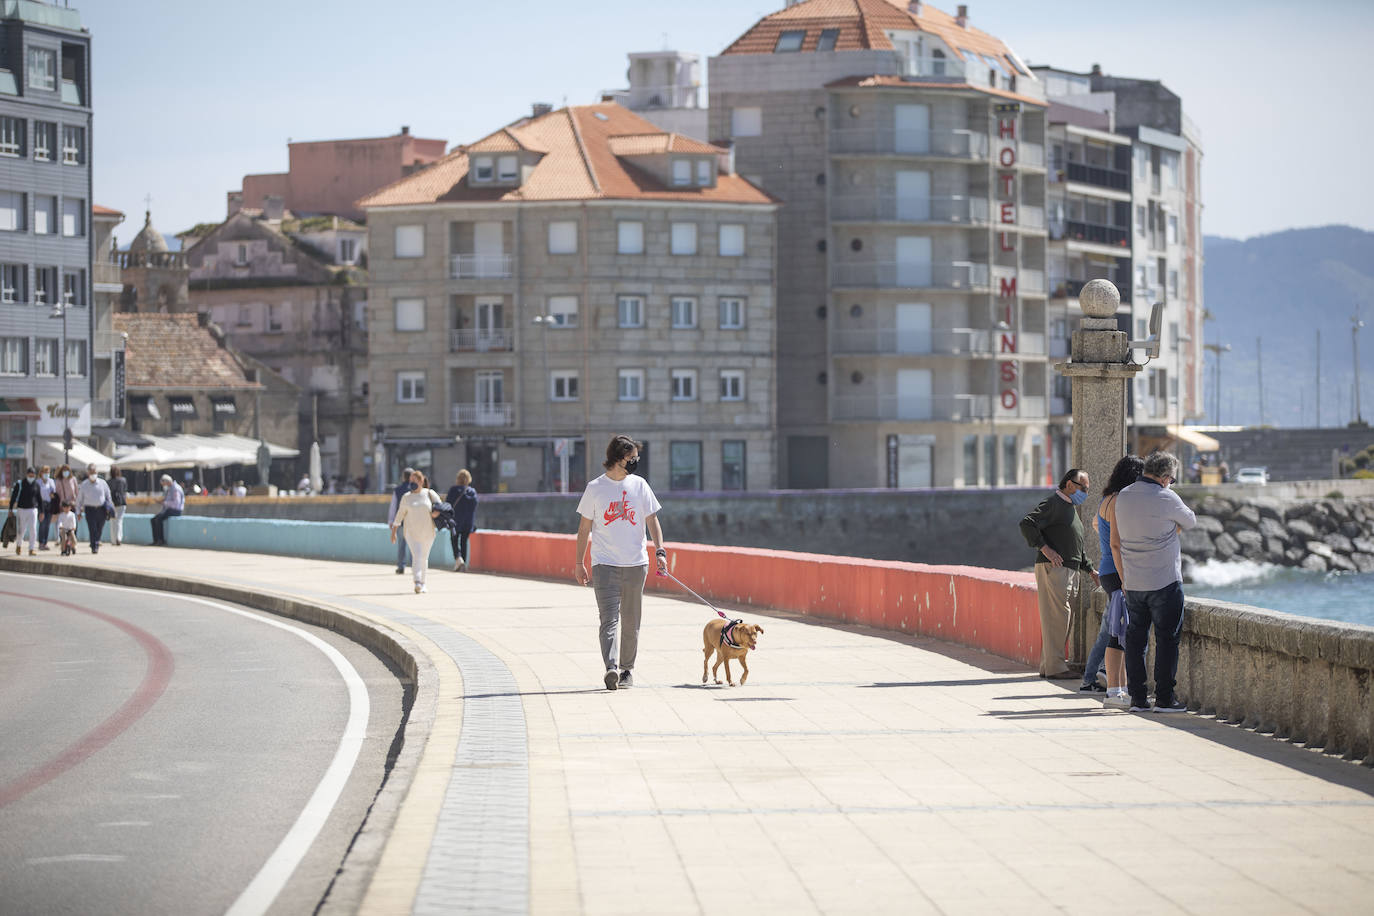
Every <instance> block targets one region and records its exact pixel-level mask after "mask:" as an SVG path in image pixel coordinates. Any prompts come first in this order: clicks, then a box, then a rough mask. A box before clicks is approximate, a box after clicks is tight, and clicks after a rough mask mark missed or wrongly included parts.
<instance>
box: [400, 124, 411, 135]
mask: <svg viewBox="0 0 1374 916" xmlns="http://www.w3.org/2000/svg"><path fill="white" fill-rule="evenodd" d="M409 133H410V125H409V124H402V125H401V136H402V137H404V136H406V135H407V134H409Z"/></svg>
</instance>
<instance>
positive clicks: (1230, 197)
mask: <svg viewBox="0 0 1374 916" xmlns="http://www.w3.org/2000/svg"><path fill="white" fill-rule="evenodd" d="M59 2H67V3H68V5H70V6H73V7H75V8H77V9H78V10H80V12H81V17H82V23H83V25H84V26H85V27H86V28H87V29H89V30H90V32H91V35H92V48H93V50H92V76H93V92H92V97H93V100H94V105H95V108H94V111H95V114H94V128H93V157H92V161H93V163H94V169H95V177H94V180H95V192H94V198H95V203H98V204H101V205H104V206H107V207H114V208H115V209H118V210H122V211H123V212H124V213H125V214H127V216H126V220H125V223H124V224H123V225H121V226H120V227H119V230H118V231H117V233H116V234H117V236H118V238H119V240H120V245H121V247H122V246H124V245H126V244H127V243H128V241H130V240H131V239H132V238H133V236H134V234H135V233H136V232H137V231H138V229H139V228H140V227H141V226H142V222H143V219H142V216H143V211H144V209H145V198H146V197H151V200H152V204H151V206H152V213H153V223H154V225H155V226H156V227H157V228H158V229H159V230H160V231H162V232H164V233H174V232H178V231H180V230H183V229H186V228H189V227H190V226H192V225H194V224H196V223H200V222H211V221H216V220H220V219H223V218H224V215H225V192H226V191H229V190H234V189H237V188H239V187H240V185H241V181H242V176H243V175H245V174H254V173H259V172H279V171H285V170H286V167H287V149H286V144H287V142H288V141H290V140H327V139H339V138H352V137H377V136H388V135H391V134H394V133H396V132H397V131H398V130H399V129H400V127H401V125H408V126H409V127H410V129H411V132H412V133H414V134H416V135H417V136H420V137H429V138H442V139H445V140H447V141H448V142H449V144H450V145H453V144H456V143H466V142H472V141H473V140H476V139H478V138H480V137H482V136H485V135H486V134H488V133H490V132H491V131H493V130H495V129H497V128H499V127H501V126H502V125H504V124H506V123H509V122H510V121H513V120H515V119H516V118H518V117H520V116H522V115H524V114H526V113H527V112H528V111H529V108H530V105H531V103H533V102H550V103H552V104H554V105H562V104H565V103H567V104H586V103H590V102H594V101H597V100H598V98H599V93H600V91H601V90H603V89H611V88H621V87H623V86H625V85H626V84H627V81H626V78H625V71H626V67H627V63H626V54H628V53H630V52H633V51H655V50H661V49H664V48H673V49H676V50H681V51H691V52H695V53H698V54H700V55H701V56H702V58H703V61H704V60H705V59H706V58H708V57H710V56H712V55H715V54H718V53H719V52H720V51H721V50H722V49H724V48H725V47H726V46H727V45H728V44H730V43H731V42H732V41H733V40H734V39H735V38H737V37H738V36H739V35H741V34H742V33H743V32H745V31H746V30H747V29H748V28H749V27H750V26H752V25H753V24H754V23H755V22H757V21H758V20H759V19H761V18H763V16H765V15H767V14H768V13H770V12H773V11H775V10H777V9H780V8H781V7H782V6H783V5H784V2H785V0H776V2H774V3H771V4H770V3H759V2H756V0H742V2H741V0H693V2H692V3H672V4H669V3H662V2H657V0H592V2H590V3H569V2H566V0H563V2H553V0H505V2H502V3H474V2H471V0H458V2H452V0H450V2H438V0H406V2H392V3H386V2H378V0H368V2H362V0H331V2H329V3H322V2H317V0H316V2H312V0H288V2H262V0H239V2H236V3H215V4H210V3H199V2H186V0H139V2H137V3H127V2H115V0H59ZM935 5H936V6H939V7H940V8H942V9H945V10H948V11H951V12H952V11H953V9H954V6H955V4H941V3H936V4H935ZM968 5H969V19H970V22H971V23H972V24H973V25H975V26H977V27H978V28H980V29H983V30H984V31H986V32H989V33H991V34H993V35H995V36H997V37H999V38H1001V39H1003V40H1004V41H1006V42H1007V43H1008V44H1010V45H1011V47H1012V48H1013V49H1015V51H1016V52H1017V53H1018V54H1019V55H1020V56H1021V58H1022V59H1023V60H1026V61H1027V62H1029V63H1032V64H1049V65H1052V66H1055V67H1060V68H1064V69H1070V70H1079V71H1086V70H1088V69H1089V68H1090V67H1091V66H1092V65H1093V64H1094V63H1098V64H1101V65H1102V69H1103V71H1104V72H1106V73H1109V74H1112V75H1117V76H1130V77H1139V78H1147V79H1158V80H1160V81H1162V82H1163V83H1164V84H1165V85H1166V86H1167V87H1168V88H1169V89H1171V90H1173V91H1174V92H1175V93H1177V94H1178V95H1180V96H1181V97H1182V99H1183V104H1184V110H1185V112H1186V113H1187V114H1188V116H1189V117H1190V118H1192V120H1193V121H1194V122H1195V123H1196V124H1197V125H1198V127H1199V129H1200V130H1201V133H1202V139H1203V153H1204V160H1203V176H1202V190H1203V201H1204V206H1205V211H1204V217H1203V231H1204V232H1205V233H1206V234H1208V235H1221V236H1227V237H1231V238H1248V237H1251V236H1255V235H1263V234H1267V233H1271V232H1276V231H1280V230H1283V229H1290V228H1301V227H1307V226H1318V225H1326V224H1331V223H1340V224H1346V225H1353V226H1358V227H1360V228H1363V229H1371V230H1374V206H1371V204H1374V170H1370V169H1369V168H1368V167H1367V165H1366V164H1365V163H1364V161H1363V160H1364V158H1365V156H1366V155H1367V151H1368V150H1369V149H1371V148H1374V118H1371V117H1369V116H1368V110H1369V106H1368V103H1367V101H1366V100H1367V98H1368V93H1369V85H1368V81H1369V77H1368V65H1367V63H1366V61H1367V58H1368V47H1369V44H1370V40H1371V38H1374V4H1369V3H1362V2H1356V0H1324V2H1323V0H1317V2H1309V3H1301V4H1295V3H1292V2H1283V3H1278V2H1271V0H1209V2H1206V3H1198V2H1196V0H1191V2H1187V0H1153V2H1149V3H1137V4H1133V5H1129V6H1128V5H1125V4H1118V3H1110V4H1109V3H1102V2H1100V0H1091V2H1090V0H1058V2H1052V3H1051V2H1026V0H972V2H970V3H969V4H968ZM701 102H702V104H703V105H704V104H706V102H707V99H706V92H705V88H703V92H702V99H701Z"/></svg>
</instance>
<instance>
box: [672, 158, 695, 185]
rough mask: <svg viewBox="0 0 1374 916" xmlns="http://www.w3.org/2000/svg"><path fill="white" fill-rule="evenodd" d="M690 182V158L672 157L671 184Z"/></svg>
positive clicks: (687, 183)
mask: <svg viewBox="0 0 1374 916" xmlns="http://www.w3.org/2000/svg"><path fill="white" fill-rule="evenodd" d="M691 183H692V160H690V159H674V160H673V184H675V185H689V184H691Z"/></svg>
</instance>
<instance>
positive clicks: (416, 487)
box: [391, 471, 439, 595]
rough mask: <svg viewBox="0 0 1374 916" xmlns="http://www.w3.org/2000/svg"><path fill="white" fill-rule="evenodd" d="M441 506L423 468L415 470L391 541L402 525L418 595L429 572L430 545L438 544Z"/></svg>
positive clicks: (423, 587)
mask: <svg viewBox="0 0 1374 916" xmlns="http://www.w3.org/2000/svg"><path fill="white" fill-rule="evenodd" d="M438 506H439V494H438V493H435V492H434V491H433V490H431V489H430V488H429V480H428V479H427V478H426V477H425V475H424V474H422V473H420V472H419V471H415V472H414V473H412V474H411V475H410V492H408V493H406V494H405V495H404V496H402V497H401V504H400V505H399V506H397V507H396V518H395V520H394V521H392V523H391V543H393V544H394V543H396V529H397V528H402V529H403V531H402V534H403V535H404V537H405V539H406V546H407V547H409V548H410V562H411V569H412V570H413V571H414V573H415V594H417V595H418V594H420V593H421V592H423V591H425V573H426V572H428V571H429V548H430V546H431V545H432V544H433V543H434V533H435V530H436V529H435V527H434V518H435V517H436V516H437V515H438V514H439V509H438Z"/></svg>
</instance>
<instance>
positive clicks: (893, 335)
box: [831, 328, 1045, 356]
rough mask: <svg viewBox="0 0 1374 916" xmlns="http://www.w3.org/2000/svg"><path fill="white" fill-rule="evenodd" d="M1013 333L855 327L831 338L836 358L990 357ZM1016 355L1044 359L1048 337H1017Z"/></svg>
mask: <svg viewBox="0 0 1374 916" xmlns="http://www.w3.org/2000/svg"><path fill="white" fill-rule="evenodd" d="M1010 333H1012V332H1010V331H998V330H988V329H986V328H949V329H946V330H939V331H910V330H896V329H893V328H854V329H847V330H839V331H835V332H834V334H833V336H832V338H831V350H832V352H833V353H835V354H836V355H843V354H854V355H864V356H867V355H878V356H886V355H897V356H927V355H929V356H968V355H980V356H986V355H990V354H994V353H998V352H1000V351H1001V347H1002V335H1003V334H1010ZM1016 352H1017V353H1021V354H1025V355H1028V356H1043V355H1044V353H1045V335H1044V334H1038V333H1022V334H1019V335H1016Z"/></svg>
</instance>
